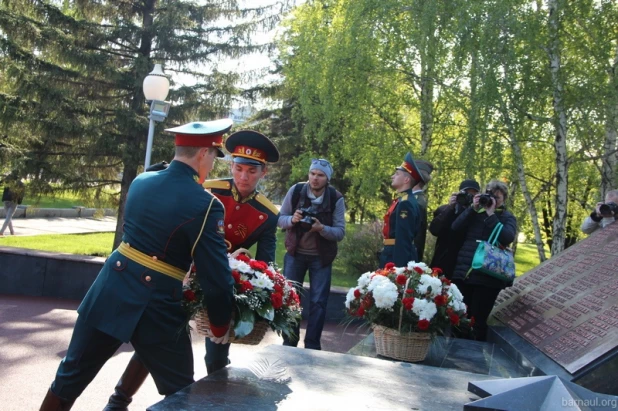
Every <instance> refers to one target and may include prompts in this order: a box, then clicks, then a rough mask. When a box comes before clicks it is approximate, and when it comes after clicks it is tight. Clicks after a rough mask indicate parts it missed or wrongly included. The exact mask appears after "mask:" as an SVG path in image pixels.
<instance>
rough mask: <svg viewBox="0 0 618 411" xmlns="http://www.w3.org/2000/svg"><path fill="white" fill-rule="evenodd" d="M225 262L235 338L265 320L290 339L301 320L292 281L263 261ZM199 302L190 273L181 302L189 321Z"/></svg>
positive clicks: (233, 259)
mask: <svg viewBox="0 0 618 411" xmlns="http://www.w3.org/2000/svg"><path fill="white" fill-rule="evenodd" d="M228 259H229V264H230V268H231V269H232V277H234V299H235V302H236V304H235V305H236V308H235V312H234V335H235V337H236V338H242V337H244V336H246V335H248V334H249V333H250V332H251V331H252V330H253V327H254V325H255V323H256V322H257V321H266V322H267V323H268V325H270V328H271V329H272V330H273V331H276V332H277V334H279V335H281V334H285V335H288V336H290V335H291V334H292V333H293V330H294V327H295V325H296V324H298V323H299V322H300V318H301V307H300V299H299V297H298V294H297V292H296V289H295V288H294V285H293V284H292V282H291V281H289V280H287V279H286V278H285V277H284V276H283V275H282V274H281V273H280V272H279V270H278V269H277V268H276V267H275V266H273V265H269V264H267V263H265V262H264V261H259V260H254V259H251V258H249V257H247V256H246V255H244V254H239V255H238V256H236V257H232V256H228ZM202 302H203V293H202V290H201V288H200V286H199V283H198V282H197V281H196V279H195V272H194V271H193V270H192V272H191V273H190V274H189V278H188V280H187V281H185V287H184V290H183V300H182V305H183V307H184V309H185V311H187V314H188V317H189V318H192V317H193V316H194V315H195V314H196V313H197V311H198V310H201V309H203V308H204V306H203V304H202Z"/></svg>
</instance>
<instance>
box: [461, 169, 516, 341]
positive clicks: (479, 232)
mask: <svg viewBox="0 0 618 411" xmlns="http://www.w3.org/2000/svg"><path fill="white" fill-rule="evenodd" d="M507 197H508V187H507V186H506V184H504V183H503V182H501V181H498V180H492V181H490V182H489V184H487V187H486V191H485V194H477V195H475V196H474V199H473V200H472V207H469V208H467V209H466V210H465V211H464V212H462V213H461V214H460V215H459V216H458V217H457V218H456V219H455V221H454V222H453V224H452V226H451V229H452V230H453V231H454V232H455V233H461V234H463V235H464V236H465V240H464V243H463V245H462V247H461V249H460V250H459V254H458V255H457V263H456V265H455V271H454V272H453V282H454V283H455V284H457V286H458V287H459V289H460V290H461V293H462V294H463V296H464V302H465V303H466V305H467V306H468V315H469V316H473V317H474V318H475V320H476V324H475V326H474V330H475V335H476V339H477V340H480V341H485V339H486V336H487V318H488V317H489V314H490V313H491V310H492V308H493V306H494V303H495V302H496V298H497V297H498V293H500V290H502V289H503V288H506V287H508V286H510V284H505V283H504V282H502V281H501V280H499V279H497V278H494V277H490V276H488V275H486V274H483V273H481V272H480V271H478V270H473V269H471V266H472V260H473V258H474V253H475V251H476V248H477V246H478V241H487V240H488V239H489V236H490V235H491V233H492V231H493V229H494V228H495V226H496V225H497V224H498V223H502V224H503V228H502V230H501V231H500V234H499V236H498V242H499V243H500V245H502V246H504V247H506V246H508V245H509V244H510V243H512V242H513V240H515V233H516V232H517V221H516V219H515V216H514V215H513V214H511V213H510V212H508V211H507V210H506V208H505V205H504V203H505V201H506V199H507Z"/></svg>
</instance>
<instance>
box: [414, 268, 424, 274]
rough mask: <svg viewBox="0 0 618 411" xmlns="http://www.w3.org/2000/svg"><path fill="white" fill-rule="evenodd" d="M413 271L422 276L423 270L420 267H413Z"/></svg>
mask: <svg viewBox="0 0 618 411" xmlns="http://www.w3.org/2000/svg"><path fill="white" fill-rule="evenodd" d="M414 271H416V272H417V273H419V274H424V273H425V271H423V269H422V268H421V267H414Z"/></svg>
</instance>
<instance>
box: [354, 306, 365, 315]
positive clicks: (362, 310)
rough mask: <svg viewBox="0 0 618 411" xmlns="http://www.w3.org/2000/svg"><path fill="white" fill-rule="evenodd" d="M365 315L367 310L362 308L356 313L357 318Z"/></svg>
mask: <svg viewBox="0 0 618 411" xmlns="http://www.w3.org/2000/svg"><path fill="white" fill-rule="evenodd" d="M363 315H365V309H364V308H363V307H360V308H359V309H358V311H356V316H357V317H362V316H363Z"/></svg>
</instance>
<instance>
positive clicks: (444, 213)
mask: <svg viewBox="0 0 618 411" xmlns="http://www.w3.org/2000/svg"><path fill="white" fill-rule="evenodd" d="M480 190H481V186H480V185H479V183H477V182H476V181H475V180H464V181H462V182H461V184H459V191H458V192H457V193H452V194H451V196H450V198H449V201H448V204H444V205H441V206H440V207H438V209H437V210H436V211H434V213H433V220H431V224H429V232H430V233H431V234H433V235H434V236H435V237H436V247H435V250H434V253H433V258H432V259H431V263H430V264H429V266H430V267H432V268H435V267H437V268H440V269H441V270H442V273H443V274H444V275H445V276H446V278H448V279H449V280H450V279H451V278H452V277H453V270H454V269H455V263H456V262H457V254H458V253H459V249H460V248H461V246H462V245H463V242H464V239H465V235H464V233H454V232H453V231H452V230H451V224H453V221H455V218H457V216H458V215H459V214H461V213H462V212H463V211H464V210H465V209H466V208H468V207H470V206H471V205H472V200H473V199H474V196H475V195H476V194H478V192H479V191H480Z"/></svg>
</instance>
